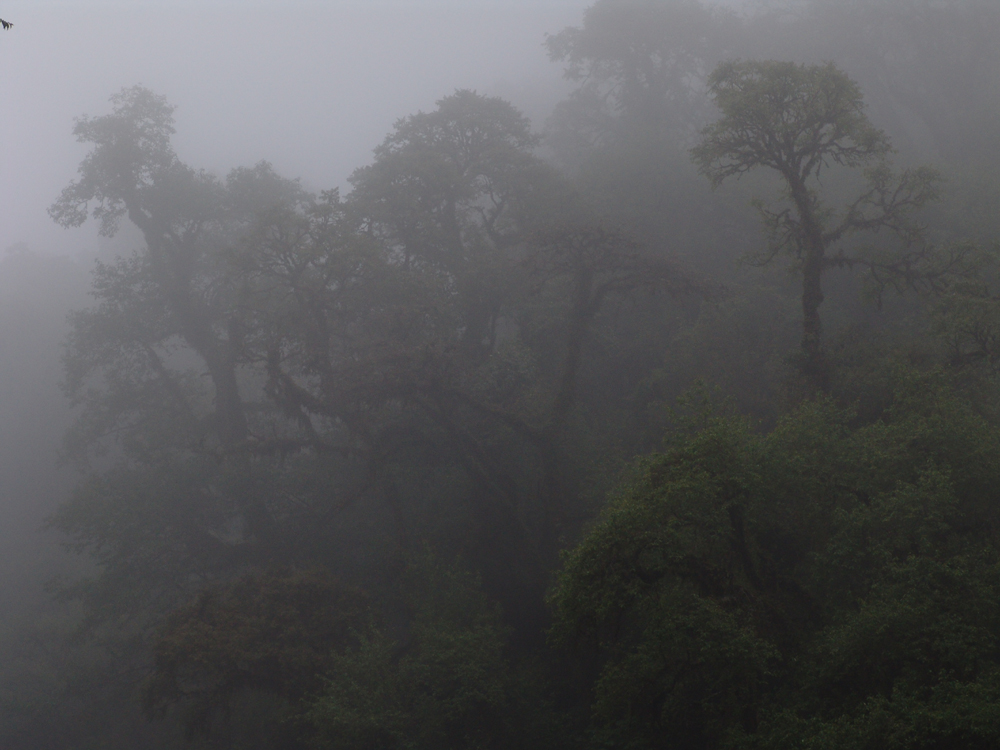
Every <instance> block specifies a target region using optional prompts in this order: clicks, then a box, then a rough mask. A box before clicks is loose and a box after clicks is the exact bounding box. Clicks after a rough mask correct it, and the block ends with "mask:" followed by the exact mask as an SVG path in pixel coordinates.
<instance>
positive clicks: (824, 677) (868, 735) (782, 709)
mask: <svg viewBox="0 0 1000 750" xmlns="http://www.w3.org/2000/svg"><path fill="white" fill-rule="evenodd" d="M894 391H895V397H894V400H893V403H892V404H891V406H890V407H889V408H888V409H887V410H886V411H885V412H884V414H883V415H882V417H881V419H880V420H879V421H876V422H874V423H871V424H868V425H864V426H860V427H851V426H850V425H851V421H850V420H851V415H850V414H849V413H844V412H842V411H840V410H838V409H836V408H835V407H834V406H833V405H832V404H831V403H829V402H824V401H819V402H814V403H810V404H806V405H803V406H802V407H800V408H799V409H798V410H797V411H796V412H795V413H794V414H792V415H790V416H789V417H787V418H786V419H784V420H782V421H781V422H780V423H779V424H778V426H777V427H776V428H775V429H774V430H773V431H772V432H771V433H770V434H768V435H764V436H761V435H756V434H754V433H753V432H751V431H750V430H749V429H748V426H747V425H746V423H745V422H741V421H739V420H735V421H734V420H732V419H722V418H716V419H714V420H712V421H711V422H710V423H709V424H708V425H707V426H706V427H705V428H704V429H702V430H701V431H700V432H698V433H696V434H694V435H693V436H691V437H689V438H682V439H679V440H678V441H677V442H676V443H675V444H674V445H672V446H671V447H670V448H669V449H668V450H667V451H666V452H665V453H663V454H662V455H659V456H653V457H651V458H649V459H645V460H644V461H642V462H641V463H639V464H638V465H637V466H636V468H635V470H634V474H633V478H632V480H631V481H630V482H629V483H628V484H626V485H625V486H623V488H622V489H621V491H620V494H619V496H618V497H617V499H616V500H615V501H614V502H613V503H612V504H611V505H610V506H609V508H608V509H607V510H606V511H605V513H604V515H603V517H602V519H601V520H600V522H599V523H598V524H597V525H596V526H595V527H594V528H593V529H592V530H591V531H590V533H589V534H588V535H587V536H586V538H585V539H584V540H583V542H582V543H581V544H580V545H579V546H578V547H576V548H575V549H573V550H572V551H571V552H569V553H568V554H567V556H566V558H565V570H564V572H563V573H562V574H561V575H560V579H559V583H558V585H557V587H556V588H555V589H554V591H553V594H552V603H553V605H554V606H555V609H556V621H555V626H554V628H553V631H552V637H553V638H554V639H555V641H556V642H558V643H561V644H564V645H570V644H577V646H578V647H579V646H582V644H584V643H587V642H590V643H593V644H594V645H596V647H597V648H598V649H599V651H600V653H601V654H602V655H603V656H602V661H601V664H602V666H601V668H600V674H599V677H598V679H597V680H596V682H595V687H594V691H595V692H594V696H595V702H594V710H593V719H594V727H595V732H596V734H595V741H596V742H598V743H599V744H604V743H610V744H611V745H612V746H622V747H626V746H627V747H684V746H688V745H689V744H690V743H692V742H696V743H698V744H699V745H702V746H707V747H720V748H721V747H743V746H747V747H761V748H765V747H767V748H771V747H785V746H792V745H793V744H795V745H796V746H808V747H827V746H830V747H833V746H839V745H837V744H836V743H837V742H842V741H843V738H844V737H847V736H849V735H850V734H851V733H852V732H853V733H855V736H856V737H857V738H865V739H855V740H852V742H855V741H856V742H858V743H859V744H857V745H856V746H857V747H870V746H875V744H878V743H881V744H886V745H888V746H891V747H916V746H919V745H920V743H923V742H929V741H931V740H934V741H945V740H946V739H947V740H948V741H958V740H959V739H961V738H965V739H966V740H967V741H974V742H980V743H983V742H988V741H989V738H990V737H992V736H993V735H992V734H991V733H992V732H993V731H994V730H993V728H992V727H991V726H990V725H989V723H988V717H990V716H992V715H993V711H994V709H993V708H992V703H991V702H990V701H991V700H992V698H991V697H990V696H992V695H993V694H994V692H993V691H994V690H995V674H996V673H997V668H998V666H1000V664H998V660H1000V651H998V650H997V648H996V644H997V643H998V642H1000V641H998V637H1000V607H998V606H997V604H996V602H997V601H1000V599H998V597H1000V533H998V532H1000V523H998V522H1000V516H998V515H997V511H996V508H995V503H994V502H993V500H992V497H993V491H992V488H993V487H995V486H996V482H997V481H998V480H1000V462H998V460H997V456H998V455H1000V452H998V449H1000V432H998V431H997V429H996V428H995V427H994V426H992V425H991V424H989V423H988V422H986V421H985V420H984V419H983V418H982V417H979V416H977V415H976V414H975V413H974V412H973V411H972V410H971V409H970V408H969V405H968V404H967V403H965V402H963V401H962V400H961V398H959V397H958V396H957V395H956V394H955V393H954V392H953V391H952V390H951V389H950V388H949V387H948V386H947V385H946V384H945V383H944V381H943V380H942V379H941V377H940V376H935V375H925V376H918V375H914V374H912V373H908V372H905V371H904V372H900V373H899V374H898V375H897V377H896V385H895V389H894ZM960 717H965V718H960ZM838 738H839V739H838ZM798 743H803V744H798ZM849 746H855V745H849Z"/></svg>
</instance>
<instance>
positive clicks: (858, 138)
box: [692, 61, 963, 389]
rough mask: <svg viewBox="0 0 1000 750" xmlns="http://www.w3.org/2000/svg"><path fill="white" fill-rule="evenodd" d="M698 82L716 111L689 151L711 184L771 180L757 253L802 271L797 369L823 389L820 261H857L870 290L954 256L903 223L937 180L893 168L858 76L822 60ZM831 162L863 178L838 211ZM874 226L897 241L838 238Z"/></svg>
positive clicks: (944, 266)
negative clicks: (874, 243) (757, 175)
mask: <svg viewBox="0 0 1000 750" xmlns="http://www.w3.org/2000/svg"><path fill="white" fill-rule="evenodd" d="M709 86H710V91H711V95H712V99H713V100H714V102H715V103H716V105H717V106H718V107H719V110H720V111H721V114H722V116H721V118H720V119H719V120H717V121H716V122H715V123H713V124H712V125H709V126H708V127H706V128H705V129H704V130H703V131H702V141H701V143H700V144H699V145H698V146H696V147H695V148H694V149H693V150H692V155H693V157H694V160H695V162H696V163H697V165H698V167H699V169H700V170H701V172H702V173H703V174H704V175H705V176H707V177H708V178H709V179H710V180H711V182H712V185H713V186H719V185H721V184H722V183H723V182H725V181H726V180H727V179H729V178H732V177H736V178H739V177H740V176H742V175H744V174H746V173H748V172H750V171H753V170H755V169H758V168H765V169H769V170H772V171H774V172H776V173H777V174H778V176H779V177H780V179H781V183H782V192H783V194H784V195H783V197H784V199H785V202H784V203H783V204H780V205H777V206H772V205H769V204H767V203H765V202H763V201H758V202H757V203H756V206H757V210H758V212H759V213H760V216H761V219H762V221H763V224H764V226H765V229H766V231H767V234H768V239H769V249H768V251H767V252H765V253H764V254H762V255H761V256H760V257H759V258H758V260H759V262H761V263H764V264H766V263H768V262H770V261H771V260H773V259H774V258H775V257H777V256H778V255H781V254H786V255H790V256H791V257H792V258H793V260H794V262H795V264H796V269H797V270H798V272H799V273H800V274H801V276H802V354H803V362H802V366H803V372H804V373H805V375H806V376H807V378H808V379H809V380H810V381H811V382H812V383H813V384H814V385H815V386H817V387H819V388H820V389H825V388H826V387H827V385H828V378H829V372H828V365H827V363H826V361H825V357H824V353H823V345H822V324H821V321H820V306H821V305H822V303H823V285H822V280H823V276H824V274H825V273H826V272H827V271H828V270H830V269H831V268H844V267H847V268H853V267H855V266H857V267H862V268H865V269H867V270H868V271H869V272H870V274H871V278H872V280H873V281H874V282H875V284H876V285H877V287H878V290H879V291H881V290H882V289H884V288H886V287H888V286H904V285H910V286H918V285H928V284H930V285H933V283H934V280H935V279H936V278H939V277H940V276H941V275H942V274H943V273H945V272H946V271H948V270H950V269H951V268H953V267H955V266H956V264H958V263H959V262H960V261H961V257H962V255H963V252H962V251H961V250H958V251H956V252H954V253H950V254H947V253H946V256H947V257H941V256H939V255H933V254H930V253H929V252H928V250H927V246H926V244H925V241H924V236H923V231H922V227H921V225H920V224H919V223H917V222H916V221H915V217H914V214H915V212H917V211H918V210H919V209H921V208H922V207H924V206H925V205H926V204H928V203H929V202H931V201H933V200H935V199H936V198H937V196H938V185H939V182H940V178H939V176H938V173H937V172H936V171H935V170H933V169H931V168H929V167H919V168H915V169H906V170H904V171H902V172H900V173H896V172H894V171H893V169H892V167H891V165H890V161H889V157H890V155H891V154H892V150H893V149H892V145H891V143H890V140H889V138H888V136H887V135H886V134H885V132H883V131H882V130H880V129H878V128H876V127H875V126H874V125H872V123H871V122H870V121H869V119H868V117H867V115H866V114H865V104H864V99H863V96H862V93H861V90H860V88H859V87H858V85H857V84H856V83H855V82H854V81H853V80H851V78H850V77H848V76H847V75H846V74H844V73H843V72H842V71H840V70H839V69H838V68H837V67H836V66H834V65H833V64H832V63H829V64H826V65H801V64H797V63H792V62H778V61H745V62H728V63H723V64H721V65H720V66H719V67H717V68H716V69H715V71H714V72H713V73H712V75H711V77H710V78H709ZM838 167H840V168H844V169H848V170H858V169H860V170H863V174H864V178H865V183H866V184H865V186H864V187H863V188H862V189H861V190H860V192H859V193H858V194H857V195H856V197H855V198H853V200H849V201H848V202H847V203H846V205H844V206H843V207H842V208H840V209H839V210H838V209H836V208H834V207H832V206H830V205H829V203H830V201H829V200H828V199H827V198H826V197H825V196H824V195H823V190H822V188H823V186H822V183H821V182H820V178H821V175H823V174H824V173H825V172H829V171H833V170H835V169H836V168H838ZM880 231H882V232H885V233H887V234H891V235H893V238H892V240H894V241H895V242H896V243H897V244H895V245H893V244H891V242H885V241H883V242H882V245H883V247H877V248H876V249H874V250H873V249H871V248H868V247H864V246H861V247H859V246H858V245H857V243H854V244H851V243H849V242H848V241H849V240H851V239H852V238H854V237H855V236H857V235H859V234H877V233H879V232H880ZM879 239H882V238H879ZM884 245H888V248H886V247H884Z"/></svg>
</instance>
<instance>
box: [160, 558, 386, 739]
mask: <svg viewBox="0 0 1000 750" xmlns="http://www.w3.org/2000/svg"><path fill="white" fill-rule="evenodd" d="M366 610H367V606H366V600H365V598H364V597H363V596H362V595H361V594H360V592H357V591H354V590H352V589H349V588H345V587H343V586H340V585H339V584H337V582H336V581H334V580H333V579H332V578H331V577H330V576H329V575H327V574H323V573H320V572H295V573H287V574H260V575H257V574H251V575H248V576H245V577H243V578H241V579H239V580H237V581H234V582H233V583H232V584H230V585H228V586H226V587H224V588H214V589H206V590H205V591H203V592H202V593H200V594H199V595H198V598H197V599H196V600H195V601H194V602H192V603H190V604H188V605H186V606H184V607H181V608H179V609H177V610H175V611H174V612H173V613H172V614H171V615H170V618H169V620H168V621H167V624H166V626H165V627H164V629H163V630H162V632H161V633H160V635H159V637H158V638H157V641H156V645H155V662H154V672H153V675H152V677H151V678H150V680H149V681H148V683H147V685H146V688H145V703H146V709H147V711H148V712H149V713H150V714H163V713H164V712H166V711H167V710H168V709H170V708H173V707H178V708H180V710H181V712H182V715H183V716H184V723H185V725H186V727H187V731H188V733H189V735H190V736H194V735H195V734H205V735H210V734H211V733H212V730H213V722H214V721H216V720H217V719H218V718H219V716H220V715H221V716H228V715H229V714H230V712H231V710H232V707H233V703H234V700H235V699H238V698H239V697H241V695H243V694H245V693H247V692H248V691H251V690H255V691H263V692H265V693H267V694H269V695H270V696H272V697H276V698H281V699H284V700H286V701H288V702H289V703H290V704H291V705H292V706H295V705H297V703H298V702H300V701H302V700H303V699H305V698H306V696H307V695H309V693H310V692H311V691H312V690H314V689H316V688H317V687H318V680H319V677H318V676H319V675H320V674H323V673H324V672H328V671H330V670H332V669H335V668H336V662H335V660H334V657H333V652H334V650H335V649H342V648H344V646H345V644H346V643H348V642H349V640H350V634H351V632H352V631H353V630H354V629H356V628H357V627H359V626H360V625H361V623H362V622H364V620H365V619H366V617H367V615H366Z"/></svg>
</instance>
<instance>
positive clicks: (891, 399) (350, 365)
mask: <svg viewBox="0 0 1000 750" xmlns="http://www.w3.org/2000/svg"><path fill="white" fill-rule="evenodd" d="M997 30H1000V9H998V8H997V7H996V6H995V5H994V4H993V3H988V2H976V1H973V0H969V1H965V2H960V1H958V0H955V2H951V3H944V4H942V3H936V2H930V1H929V0H928V1H927V2H924V1H920V2H901V1H894V0H879V2H842V1H841V2H832V0H831V1H829V2H827V1H826V0H813V1H812V2H807V3H802V4H796V5H794V7H790V8H776V7H770V6H766V5H765V7H764V8H762V9H758V10H756V11H754V12H752V13H750V12H747V13H745V14H742V15H738V14H735V13H731V12H726V11H723V10H720V9H718V8H715V7H714V6H707V5H702V4H700V3H698V2H695V1H694V0H642V1H640V0H598V2H596V3H595V4H594V5H593V6H592V7H591V8H590V9H589V10H588V11H587V12H586V14H585V16H584V19H583V23H582V24H581V26H580V27H579V28H569V29H565V30H563V31H560V32H558V33H556V34H553V35H551V36H549V37H548V38H547V40H546V44H547V46H548V50H549V52H550V56H551V58H552V60H553V64H558V65H562V66H564V68H565V70H566V74H567V77H568V78H569V79H570V81H572V82H573V85H574V90H573V93H572V94H571V95H570V96H569V97H568V98H567V99H566V100H564V101H562V102H560V103H558V104H557V105H556V106H555V112H554V114H553V116H552V118H551V119H550V120H549V121H548V122H547V123H545V124H542V123H531V122H529V121H528V120H527V118H525V117H524V116H523V115H522V114H521V113H520V112H519V111H518V110H517V109H516V108H515V107H514V106H513V105H511V104H510V103H508V102H506V101H504V100H502V99H499V98H494V97H488V96H483V95H481V94H478V93H476V92H474V91H468V90H459V91H455V92H451V93H448V92H442V94H443V96H442V98H441V99H440V100H439V101H438V103H437V106H436V108H435V109H433V110H432V111H428V112H418V113H414V114H411V115H408V116H405V117H402V118H401V119H400V120H398V121H397V123H396V125H395V126H394V128H393V129H392V130H391V132H389V133H388V134H387V135H386V136H385V138H384V140H383V141H382V143H381V145H379V146H378V147H377V148H376V149H375V151H374V153H373V155H372V159H371V161H370V162H369V163H368V164H367V165H363V166H361V167H359V168H358V169H357V170H356V171H355V172H354V173H353V174H352V175H351V177H350V179H349V184H350V189H349V190H346V191H344V192H343V194H341V192H340V191H338V190H329V191H321V192H311V191H309V190H307V189H306V188H305V187H303V185H302V184H300V183H299V182H298V181H296V180H293V179H289V178H287V177H285V176H282V175H280V174H278V173H277V172H276V171H275V170H274V168H273V167H272V166H271V165H270V164H268V163H267V162H261V163H258V164H256V165H253V166H247V167H241V168H237V169H234V170H232V171H231V172H230V173H229V174H227V175H225V176H220V175H215V174H212V173H209V172H206V171H204V170H201V169H200V168H199V167H198V166H197V165H188V164H185V163H184V162H183V161H182V160H181V158H180V157H179V156H178V154H177V152H176V150H175V148H174V145H173V141H172V138H173V136H174V127H175V122H174V108H173V106H172V105H171V103H170V102H169V101H168V100H167V99H166V98H164V97H163V96H161V95H159V94H158V93H156V92H154V91H151V90H149V89H147V88H144V87H142V86H133V87H130V88H126V89H123V90H121V91H120V92H118V93H115V94H113V95H112V97H111V99H110V103H109V106H108V107H106V108H105V110H104V114H100V115H97V116H87V117H82V118H80V119H79V120H78V121H77V124H76V127H75V131H74V135H75V136H76V138H77V139H78V140H79V141H80V142H81V143H82V144H83V145H84V147H85V148H86V155H85V156H84V158H83V161H82V162H81V164H80V168H79V173H78V177H77V179H76V180H74V181H73V182H72V183H70V184H69V185H68V186H66V188H65V189H64V190H63V192H62V194H61V195H60V196H59V197H58V198H57V199H56V200H55V202H54V203H53V205H52V207H51V208H50V215H51V216H52V218H53V219H54V220H55V221H56V222H58V223H60V224H62V225H63V226H66V227H68V228H73V227H79V226H81V225H83V224H84V223H86V222H96V223H97V225H98V226H99V228H100V232H101V233H102V234H103V235H104V236H106V237H109V238H110V237H115V236H116V235H117V234H118V233H119V232H122V231H128V232H135V233H137V236H141V241H140V242H139V243H138V244H139V247H137V248H136V249H135V251H134V252H131V253H123V254H120V255H116V256H113V257H112V256H111V255H110V254H109V256H108V257H105V258H103V259H102V261H101V262H99V263H98V264H97V265H96V269H95V271H94V273H93V274H92V276H91V287H90V288H91V295H92V297H91V300H90V301H89V303H85V302H79V303H76V302H75V303H74V305H73V307H74V308H76V309H77V311H76V312H74V313H73V314H72V315H71V317H70V322H69V331H68V333H67V335H66V338H65V341H64V348H63V359H62V368H63V370H62V371H63V385H64V391H65V393H66V395H67V396H68V398H69V399H70V401H71V402H72V404H73V406H74V408H75V412H74V413H75V420H74V421H73V423H72V425H71V426H69V427H68V429H67V432H66V436H65V439H64V442H63V448H62V455H63V456H64V460H65V462H66V466H67V467H71V468H72V470H73V471H74V472H76V474H75V476H76V477H77V479H78V481H77V482H76V484H75V488H74V489H73V490H72V492H71V493H69V495H68V498H67V499H66V500H65V502H63V503H61V504H60V505H59V506H58V507H57V508H53V509H52V510H51V515H50V516H49V521H48V528H49V529H50V531H51V532H53V533H58V534H60V535H61V538H62V539H63V540H65V541H66V543H67V545H68V546H69V548H70V550H71V551H72V552H73V553H75V554H76V555H78V556H79V558H78V559H79V563H78V568H77V570H78V571H82V572H81V573H80V574H79V575H61V576H58V577H56V578H54V579H53V580H52V581H51V582H50V585H49V591H50V592H51V593H52V594H53V595H54V596H56V597H57V599H58V601H59V602H61V603H60V604H58V605H56V604H53V605H51V606H52V607H53V609H52V611H54V612H56V613H57V614H55V615H53V616H52V617H53V622H54V624H53V625H52V627H51V628H49V629H47V630H42V629H38V630H37V631H35V632H34V633H33V635H32V634H31V631H30V628H28V629H27V630H24V629H23V628H22V629H20V630H18V631H17V632H18V633H19V634H22V633H25V632H27V633H29V635H18V636H17V637H25V638H28V637H30V638H34V642H35V643H36V645H37V644H40V645H39V646H38V653H39V656H38V657H37V659H36V661H35V664H36V665H37V666H38V669H39V670H41V672H42V673H43V674H42V675H41V677H39V676H38V675H31V674H29V673H28V671H23V670H22V671H23V673H24V677H23V679H24V680H26V681H27V680H32V683H31V686H30V687H31V689H30V690H29V689H26V688H24V687H22V686H21V685H19V684H18V682H17V680H16V679H14V680H8V679H6V678H5V679H4V682H3V691H4V693H3V694H2V695H0V699H2V700H0V711H2V712H3V714H2V717H0V745H3V746H4V747H25V748H27V747H67V746H72V747H80V748H89V747H93V748H98V747H101V748H126V747H137V746H141V747H163V748H173V747H184V746H192V747H206V748H208V747H239V748H332V747H337V748H345V749H346V748H359V749H360V748H414V749H416V748H448V747H453V748H472V747H491V748H492V747H496V748H507V747H539V748H541V747H546V748H551V747H560V746H565V747H574V748H575V747H591V746H592V747H595V748H596V747H615V748H618V747H621V748H646V747H650V748H654V747H655V748H705V749H706V750H707V749H710V748H711V749H715V748H720V749H721V748H784V747H793V746H794V747H810V748H827V747H830V748H833V747H837V748H840V747H858V748H862V747H864V748H875V747H879V748H917V747H963V748H964V747H970V748H973V747H976V748H978V747H984V748H985V747H993V746H995V745H996V744H997V742H998V740H1000V737H998V736H997V731H998V730H997V727H998V726H1000V721H998V718H1000V717H998V716H997V709H996V705H997V698H998V696H1000V681H998V674H1000V672H998V669H1000V650H998V644H1000V609H998V608H997V601H998V594H1000V591H998V588H1000V578H998V573H1000V556H998V552H1000V525H998V521H1000V516H998V509H1000V504H998V498H997V495H996V492H997V490H996V489H995V488H996V487H997V486H998V482H1000V475H998V473H1000V465H998V463H997V462H998V458H997V457H998V455H1000V453H998V450H1000V412H998V406H1000V399H998V395H1000V391H998V390H997V388H998V383H997V380H996V372H997V362H998V361H1000V344H998V341H1000V338H998V337H1000V303H998V301H997V281H998V278H997V245H996V242H997V239H998V236H1000V235H998V230H1000V226H998V219H997V217H998V215H1000V214H998V211H997V205H998V203H997V201H998V199H1000V182H998V181H997V178H996V176H995V175H996V167H997V166H998V164H997V156H996V149H995V148H992V147H991V146H992V145H993V143H994V142H995V140H996V139H997V137H998V136H1000V132H998V125H997V123H998V122H1000V119H998V118H997V115H998V109H1000V69H998V68H1000V51H998V50H997V48H996V47H995V45H994V44H992V43H991V39H992V36H994V35H995V32H996V31H997ZM543 125H544V127H543ZM24 257H25V258H27V257H28V256H24ZM20 258H21V256H19V255H13V256H11V257H10V258H9V259H8V260H7V261H6V262H7V263H16V262H22V260H19V259H20ZM23 262H27V261H23ZM32 262H33V263H40V262H41V261H40V260H38V259H35V260H32ZM25 273H27V272H25ZM47 273H49V275H50V277H51V279H52V280H53V282H52V283H53V284H54V283H55V281H54V280H55V279H56V277H57V276H58V275H59V274H60V273H62V271H61V270H60V269H55V268H53V269H52V270H51V271H49V272H47ZM70 275H71V276H72V277H73V279H74V281H66V282H65V283H66V284H67V285H69V286H71V285H72V284H73V283H77V282H76V281H75V279H79V278H80V275H79V271H78V270H74V271H73V272H72V273H71V274H70ZM59 278H62V277H61V276H59ZM67 297H69V295H68V294H67ZM16 306H17V307H18V309H19V310H28V309H30V308H29V307H28V302H27V301H25V302H18V303H17V305H16ZM13 314H14V313H12V315H13ZM25 346H27V345H25ZM46 351H47V352H48V353H46V354H45V355H44V356H50V355H51V352H52V350H51V349H49V350H46ZM24 356H32V357H33V356H35V355H34V354H33V353H31V352H28V351H27V350H26V353H25V355H24ZM39 356H42V355H39ZM50 359H54V357H51V356H50ZM41 361H42V360H39V362H41ZM42 370H44V372H45V373H47V374H49V373H51V372H52V364H51V362H48V363H46V364H45V365H44V367H42ZM40 418H44V419H50V420H58V419H61V418H62V417H60V416H59V415H55V416H50V415H43V413H41V412H40ZM67 470H68V469H67ZM65 569H66V566H63V567H62V568H61V570H63V571H65ZM12 637H13V636H12ZM0 658H3V657H2V656H0ZM29 671H30V670H29ZM12 674H15V675H18V674H22V672H12ZM18 679H21V678H18ZM27 684H28V683H27V682H25V683H24V685H27Z"/></svg>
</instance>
